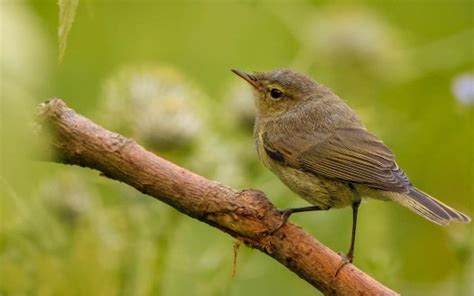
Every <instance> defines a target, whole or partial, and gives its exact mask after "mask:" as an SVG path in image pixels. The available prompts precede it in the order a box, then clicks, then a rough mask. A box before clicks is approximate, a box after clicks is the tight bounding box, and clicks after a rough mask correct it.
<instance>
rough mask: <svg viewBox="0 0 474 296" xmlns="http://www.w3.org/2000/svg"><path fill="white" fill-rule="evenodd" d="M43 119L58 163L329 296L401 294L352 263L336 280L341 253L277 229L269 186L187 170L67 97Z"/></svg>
mask: <svg viewBox="0 0 474 296" xmlns="http://www.w3.org/2000/svg"><path fill="white" fill-rule="evenodd" d="M38 123H39V124H40V127H41V130H45V129H48V130H50V131H51V132H52V133H53V137H52V139H51V140H50V141H51V146H52V147H53V149H54V152H55V157H56V158H55V161H58V162H61V163H65V164H72V165H79V166H83V167H88V168H92V169H96V170H98V171H100V172H101V173H102V174H103V175H105V176H107V177H108V178H110V179H114V180H118V181H121V182H124V183H126V184H128V185H130V186H132V187H134V188H136V189H137V190H139V191H140V192H143V193H144V194H147V195H150V196H152V197H154V198H156V199H158V200H161V201H163V202H165V203H167V204H169V205H170V206H172V207H174V208H176V209H177V210H178V211H180V212H182V213H184V214H186V215H188V216H191V217H193V218H196V219H198V220H200V221H202V222H205V223H207V224H209V225H211V226H214V227H216V228H218V229H220V230H222V231H224V232H226V233H228V234H230V235H231V236H233V237H236V238H237V239H239V240H241V241H243V242H244V243H245V244H246V245H248V246H250V247H252V248H255V249H258V250H260V251H262V252H263V253H265V254H267V255H269V256H271V257H273V258H274V259H275V260H277V261H279V262H280V263H281V264H283V265H284V266H286V267H287V268H288V269H290V270H291V271H293V272H294V273H296V274H297V275H298V276H299V277H301V278H302V279H304V280H305V281H307V282H308V283H310V284H311V285H313V286H314V287H316V288H317V289H319V290H320V291H321V292H323V293H324V294H327V295H398V294H397V293H395V292H394V291H392V290H390V289H388V288H387V287H385V286H383V285H382V284H380V283H378V282H377V281H376V280H374V279H372V278H371V277H369V276H368V275H367V274H365V273H363V272H362V271H360V270H359V269H357V268H356V267H355V266H353V265H352V264H348V265H346V266H344V267H343V268H342V270H341V271H340V272H339V274H338V275H337V277H336V276H335V272H336V270H337V268H338V267H339V265H340V263H341V257H340V256H339V255H338V254H336V253H335V252H333V251H332V250H330V249H329V248H327V247H326V246H324V245H323V244H321V243H320V242H318V241H317V240H316V239H314V238H313V237H311V236H310V235H309V234H307V233H305V232H304V231H303V230H302V229H300V228H299V227H297V226H295V225H293V224H291V223H287V224H285V225H284V226H283V227H282V228H280V229H279V230H278V231H275V232H274V233H272V230H273V229H275V227H276V226H277V225H279V223H280V222H281V216H280V214H279V212H278V211H277V209H276V208H275V207H273V205H272V204H271V203H270V202H269V201H268V199H267V198H266V197H265V194H264V193H263V192H261V191H258V190H253V189H248V190H242V191H237V190H234V189H231V188H229V187H226V186H224V185H221V184H219V183H217V182H215V181H210V180H208V179H206V178H204V177H202V176H199V175H197V174H195V173H192V172H190V171H188V170H186V169H184V168H181V167H179V166H177V165H175V164H173V163H171V162H169V161H167V160H164V159H162V158H160V157H158V156H156V155H154V154H153V153H151V152H149V151H147V150H145V149H144V148H142V147H141V146H139V145H138V144H137V143H135V141H133V140H131V139H127V138H125V137H123V136H121V135H119V134H117V133H113V132H111V131H108V130H106V129H104V128H102V127H100V126H98V125H97V124H95V123H93V122H92V121H90V120H89V119H87V118H85V117H83V116H81V115H78V114H76V113H75V112H74V111H73V110H71V109H69V108H67V106H66V105H65V104H64V102H63V101H61V100H60V99H52V100H49V101H46V102H45V103H43V104H41V105H40V108H39V115H38Z"/></svg>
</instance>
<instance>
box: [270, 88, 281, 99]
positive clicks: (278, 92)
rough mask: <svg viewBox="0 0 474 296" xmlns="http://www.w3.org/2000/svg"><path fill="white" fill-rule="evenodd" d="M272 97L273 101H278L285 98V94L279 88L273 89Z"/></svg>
mask: <svg viewBox="0 0 474 296" xmlns="http://www.w3.org/2000/svg"><path fill="white" fill-rule="evenodd" d="M270 96H271V97H272V99H275V100H278V99H280V98H281V97H282V96H283V92H282V91H281V90H279V89H277V88H272V90H271V91H270Z"/></svg>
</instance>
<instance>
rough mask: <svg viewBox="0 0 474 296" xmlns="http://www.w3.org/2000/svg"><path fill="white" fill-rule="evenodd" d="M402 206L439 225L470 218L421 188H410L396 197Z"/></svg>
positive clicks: (467, 220)
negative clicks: (402, 194) (404, 193)
mask: <svg viewBox="0 0 474 296" xmlns="http://www.w3.org/2000/svg"><path fill="white" fill-rule="evenodd" d="M397 201H398V202H399V203H400V204H402V205H403V206H405V207H407V208H409V209H410V210H412V211H413V212H415V213H417V214H418V215H420V216H422V217H424V218H426V219H428V220H430V221H432V222H434V223H436V224H440V225H447V224H449V223H450V222H451V221H457V222H461V223H469V222H470V221H471V218H470V217H469V216H467V215H465V214H463V213H461V212H459V211H456V210H455V209H453V208H451V207H449V206H447V205H445V204H444V203H442V202H440V201H439V200H437V199H435V198H433V197H431V196H429V195H428V194H426V193H424V192H423V191H421V190H418V189H416V188H412V189H411V190H410V191H409V192H408V193H407V194H406V195H404V196H403V197H401V198H397Z"/></svg>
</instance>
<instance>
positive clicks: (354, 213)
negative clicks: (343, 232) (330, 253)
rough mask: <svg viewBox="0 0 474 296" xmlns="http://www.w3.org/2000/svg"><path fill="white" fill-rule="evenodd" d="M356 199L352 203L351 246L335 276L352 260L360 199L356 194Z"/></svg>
mask: <svg viewBox="0 0 474 296" xmlns="http://www.w3.org/2000/svg"><path fill="white" fill-rule="evenodd" d="M356 196H357V199H356V200H355V201H354V202H353V203H352V236H351V246H350V247H349V252H347V254H346V255H344V256H343V258H342V263H341V265H340V266H339V268H338V269H337V271H336V276H337V274H338V273H339V271H340V270H341V269H342V268H343V267H344V265H346V264H348V263H352V260H353V259H354V246H355V237H356V229H357V213H358V211H359V206H360V202H361V199H360V198H359V196H358V194H357V193H356Z"/></svg>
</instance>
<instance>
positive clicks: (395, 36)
mask: <svg viewBox="0 0 474 296" xmlns="http://www.w3.org/2000/svg"><path fill="white" fill-rule="evenodd" d="M1 6H2V7H1V8H2V9H1V10H0V12H1V20H2V27H1V33H2V34H1V40H2V46H1V48H2V54H1V55H0V61H1V64H0V65H1V69H2V77H1V78H2V79H1V105H0V112H1V116H0V149H1V154H0V155H1V159H0V161H1V162H0V183H1V186H0V219H1V220H0V223H1V224H0V294H3V295H31V294H33V295H183V294H190V295H242V294H249V295H288V294H297V295H314V290H313V289H312V288H311V287H310V286H309V285H308V284H306V283H304V282H303V281H301V280H300V279H299V278H297V277H296V276H295V275H293V274H292V273H290V272H288V271H287V270H286V269H285V268H284V267H282V266H281V265H279V264H277V263H275V262H273V260H272V259H270V258H268V257H266V256H264V255H261V254H259V253H257V252H255V251H253V250H249V249H247V248H241V250H240V252H239V256H238V262H237V275H236V277H235V278H232V277H231V272H232V243H233V240H232V238H230V237H229V236H227V235H225V234H223V233H220V232H218V231H216V230H213V229H211V228H209V227H208V226H206V225H204V224H201V223H198V222H197V221H195V220H192V219H190V218H188V217H185V216H183V215H180V214H178V213H176V212H175V211H174V210H173V209H170V208H169V207H168V206H165V205H163V204H161V203H159V202H156V201H155V200H152V199H151V198H149V197H146V196H143V195H141V194H139V193H137V192H135V191H133V190H131V189H130V188H128V187H127V186H125V185H123V184H118V183H116V182H112V181H110V180H107V179H105V178H101V177H99V176H98V174H97V173H96V172H93V171H90V170H84V169H80V168H73V167H69V166H60V165H56V164H50V163H44V162H34V161H31V159H32V158H33V159H34V158H35V157H37V154H38V151H39V150H42V149H41V147H42V146H41V143H36V142H34V143H33V142H32V137H31V134H30V133H29V131H30V130H31V127H32V122H31V119H32V118H33V116H34V112H35V108H36V105H37V104H38V103H39V102H41V101H43V100H44V99H46V98H49V97H52V96H59V97H62V98H64V99H65V101H66V102H67V103H68V105H70V106H71V107H73V108H75V109H76V110H77V111H78V112H80V113H83V114H85V115H87V116H89V117H91V118H92V119H94V120H96V121H98V122H100V123H102V124H104V126H105V127H109V128H114V129H116V130H120V128H119V127H117V128H115V127H112V126H108V125H107V121H106V120H105V119H104V118H105V117H107V116H114V115H115V113H114V114H109V113H111V112H112V111H110V110H108V109H106V108H104V105H105V100H106V97H107V96H106V95H105V94H104V93H106V89H107V85H108V83H110V81H115V83H117V85H119V86H120V87H123V88H120V87H119V88H117V89H119V90H120V91H118V94H117V95H116V96H117V99H116V101H115V102H121V100H122V99H124V98H125V99H126V91H125V90H127V89H129V87H130V85H134V84H133V83H134V82H136V81H139V79H140V75H138V74H137V72H133V71H131V72H130V73H132V74H129V75H128V76H127V77H125V78H121V79H115V78H116V77H118V76H117V75H119V73H122V72H121V71H124V70H123V69H138V68H140V67H141V69H143V68H147V67H148V68H147V69H154V68H160V67H163V66H166V67H170V68H172V69H173V71H174V72H175V73H178V74H177V75H179V76H180V77H182V80H181V82H179V83H180V84H182V86H183V89H188V88H189V89H194V90H195V91H196V92H192V91H191V92H188V93H187V95H185V97H184V98H183V101H184V102H193V104H197V105H199V107H198V108H195V109H196V110H197V109H199V111H198V112H196V114H195V115H196V116H197V118H199V121H200V124H201V129H200V130H199V132H198V133H197V134H196V136H195V138H193V140H191V141H190V142H188V144H186V145H184V146H181V147H179V148H178V147H177V146H176V149H169V148H167V149H163V148H160V146H159V145H158V146H156V147H155V146H154V145H153V143H147V141H146V140H143V141H140V143H142V144H145V145H147V147H148V148H149V149H153V150H154V151H155V152H156V153H157V154H159V155H164V156H166V157H167V158H169V159H171V160H172V161H174V162H176V163H178V164H180V165H183V166H185V167H187V168H190V169H192V170H194V171H196V172H197V173H200V174H203V175H205V176H206V177H209V178H213V179H216V180H218V181H220V182H223V183H225V184H228V185H230V186H233V187H236V188H249V187H253V188H258V189H261V190H264V191H265V192H266V193H267V194H268V195H269V196H270V198H271V199H272V201H273V202H274V203H275V204H276V205H277V206H279V207H289V206H300V205H304V204H305V202H304V201H303V200H301V199H298V198H297V197H296V196H295V195H294V194H293V193H291V192H290V191H289V190H288V189H287V188H285V187H284V186H283V185H282V184H281V183H280V182H279V181H278V180H277V178H276V177H275V176H273V175H272V174H271V173H270V172H268V171H266V170H264V169H263V168H262V166H261V165H260V164H259V162H258V161H257V157H256V153H255V151H254V147H253V140H252V131H251V127H250V124H249V121H251V120H250V118H251V116H252V105H251V104H249V105H246V103H245V102H249V103H250V102H251V100H252V99H251V98H250V97H248V93H246V92H245V91H244V90H242V89H239V87H241V85H240V84H239V82H240V81H236V78H235V77H234V76H233V75H232V74H231V73H230V71H229V69H230V68H234V67H237V68H241V69H243V70H269V69H273V68H276V67H286V66H292V67H294V68H296V69H299V70H301V71H304V72H307V73H308V74H310V75H311V76H313V77H314V78H315V79H317V80H318V81H320V82H322V83H324V84H326V85H328V86H330V87H331V88H332V89H333V90H334V91H335V92H336V93H338V94H339V95H340V96H341V97H343V98H344V99H345V100H347V102H348V103H349V104H350V105H351V106H352V107H354V109H355V110H356V111H357V112H358V113H359V114H360V115H361V117H362V118H363V121H364V122H365V123H366V124H367V125H368V128H369V129H370V130H372V131H374V132H375V133H376V134H377V135H379V136H381V137H382V138H383V139H384V141H385V142H386V143H387V144H388V145H389V146H390V147H391V148H392V149H393V150H394V152H395V153H396V155H397V160H398V162H399V163H400V165H401V166H402V167H403V168H404V169H405V171H406V172H407V173H408V174H409V175H410V177H411V179H412V181H413V182H414V183H415V184H417V186H419V187H420V188H422V189H423V190H425V191H428V192H430V193H431V194H433V195H434V196H436V197H438V198H439V199H441V200H443V201H445V202H446V203H448V204H450V205H452V206H454V207H455V208H457V209H460V210H463V211H465V212H467V213H468V214H470V215H471V216H472V215H473V213H474V205H473V197H474V187H473V186H474V185H473V182H472V180H474V162H473V160H474V159H473V157H474V149H473V148H474V147H473V143H474V132H473V126H474V122H473V121H474V120H473V118H474V117H473V112H474V111H473V106H472V105H469V104H466V103H462V102H460V101H458V100H457V99H456V97H455V96H454V95H453V93H452V92H451V85H452V82H453V79H454V78H455V77H456V76H458V75H459V74H462V73H468V72H472V71H473V66H474V63H473V62H474V59H473V56H472V54H471V53H472V52H473V44H472V40H474V23H473V22H474V21H473V19H474V15H473V14H474V13H473V11H474V10H473V9H472V8H473V2H472V1H449V2H448V1H428V2H426V1H423V2H422V1H402V2H395V1H383V2H380V1H375V0H373V1H365V2H357V3H350V2H347V3H345V4H342V3H340V4H333V2H331V1H296V2H292V3H290V2H279V3H275V2H270V1H241V2H232V1H223V2H216V1H197V2H176V3H175V2H151V1H117V2H111V1H91V0H89V1H80V3H79V6H78V9H77V14H76V19H75V22H74V24H73V26H72V29H71V31H70V33H69V38H68V45H67V47H68V48H67V51H66V52H65V55H64V59H63V62H62V63H61V64H57V63H56V62H55V61H56V58H57V56H58V52H57V51H56V44H57V40H56V38H57V29H58V7H57V4H56V2H55V1H34V0H31V1H13V0H10V1H9V0H4V1H2V2H1ZM133 73H135V74H133ZM114 79H115V80H114ZM147 81H148V82H147V83H149V80H147ZM153 81H155V80H152V82H151V86H153V85H154V84H156V83H159V82H156V81H155V82H153ZM157 81H158V80H157ZM145 86H146V87H145V88H144V90H145V93H146V91H150V85H149V84H145ZM171 89H173V88H172V87H171ZM141 91H143V89H142V90H141ZM171 94H175V93H174V92H173V91H172V92H171ZM242 97H243V98H242ZM247 97H248V98H247ZM110 100H112V101H114V96H112V98H110ZM157 100H159V99H158V98H154V99H153V102H154V103H155V104H150V105H148V104H145V109H143V110H144V111H139V112H145V111H146V112H147V113H146V114H151V115H147V116H151V118H153V112H156V116H157V117H159V116H162V115H163V113H160V112H163V109H164V108H160V104H159V103H158V104H157V103H156V101H157ZM190 104H191V103H190ZM155 105H156V106H155ZM178 105H179V104H178ZM147 106H149V108H146V107H147ZM188 107H189V106H188ZM185 109H186V108H185ZM173 110H176V111H175V112H177V115H180V114H181V113H180V112H184V111H183V110H184V109H183V110H182V109H179V108H177V109H173ZM186 110H187V109H186ZM185 112H188V111H185ZM144 114H145V113H143V115H144ZM104 116H105V117H104ZM115 116H116V119H117V118H118V119H121V118H122V116H120V115H115ZM124 119H125V118H124ZM133 124H135V123H133V122H131V123H127V125H128V126H127V127H129V128H130V129H126V130H123V131H122V132H123V133H124V134H125V135H126V136H129V137H134V138H136V139H140V134H137V132H136V130H134V129H133ZM157 128H158V127H157ZM158 132H159V130H157V133H158ZM292 220H293V221H295V222H296V223H298V224H299V225H302V226H303V227H304V228H305V229H307V230H308V231H309V232H311V233H313V234H314V235H315V236H316V237H317V238H318V239H320V240H321V241H322V242H324V243H325V244H327V245H328V246H330V247H331V248H332V249H334V250H338V251H345V250H346V248H347V247H348V243H349V236H350V220H351V216H350V209H343V210H338V211H329V212H327V213H317V214H301V215H299V216H298V215H297V216H295V217H294V218H293V217H292ZM472 230H473V226H472V224H470V225H451V226H449V227H447V228H442V227H439V226H437V225H433V224H430V223H429V222H427V221H424V220H423V219H422V218H419V217H417V216H416V215H413V214H412V213H411V212H409V211H407V210H405V209H403V208H402V207H399V206H397V205H395V204H388V203H382V202H376V201H371V202H367V203H364V204H363V207H362V208H361V215H360V225H359V229H358V241H357V247H356V249H357V253H356V256H357V257H356V264H357V265H358V266H359V267H361V268H362V269H363V270H365V271H367V272H368V273H369V274H371V275H373V276H374V277H375V278H377V279H379V280H381V281H382V282H383V283H385V284H387V285H388V286H390V287H392V288H394V289H395V290H397V291H400V292H401V293H402V294H407V295H469V294H470V293H471V291H473V290H474V287H473V284H472V281H470V279H471V278H472V276H473V275H474V270H473V264H472V260H473V259H472V252H473V247H474V245H473V239H472V238H473V237H472Z"/></svg>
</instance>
